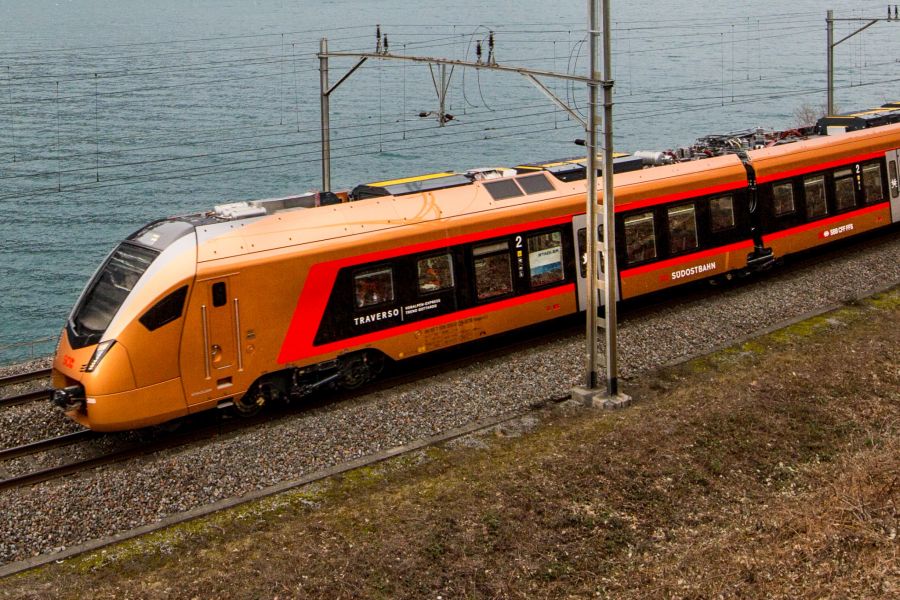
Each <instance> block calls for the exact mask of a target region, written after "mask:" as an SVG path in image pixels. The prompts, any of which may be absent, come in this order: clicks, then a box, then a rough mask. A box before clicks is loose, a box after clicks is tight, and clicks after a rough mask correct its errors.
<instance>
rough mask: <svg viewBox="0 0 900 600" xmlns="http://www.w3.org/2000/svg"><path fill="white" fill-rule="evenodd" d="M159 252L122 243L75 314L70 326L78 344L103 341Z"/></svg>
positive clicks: (98, 275)
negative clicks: (106, 332)
mask: <svg viewBox="0 0 900 600" xmlns="http://www.w3.org/2000/svg"><path fill="white" fill-rule="evenodd" d="M158 254H159V252H158V251H156V250H151V249H150V248H145V247H143V246H138V245H136V244H132V243H129V242H123V243H122V244H120V245H119V247H118V248H116V249H115V250H114V251H113V253H112V254H110V256H109V258H108V259H107V261H106V263H105V264H104V265H103V267H102V268H101V269H100V270H99V271H98V272H97V274H96V275H95V276H94V279H93V280H92V281H91V283H90V285H89V286H88V288H87V291H85V293H84V296H83V297H82V300H81V302H80V303H79V305H78V308H77V309H76V310H75V313H74V314H73V315H72V320H71V321H70V328H71V330H72V333H73V334H74V337H75V338H77V341H78V342H80V344H78V346H79V347H83V346H86V345H88V344H91V343H95V342H98V341H100V336H102V335H103V332H104V331H106V328H107V327H108V326H109V323H110V321H112V318H113V317H114V316H115V314H116V312H118V310H119V307H120V306H122V303H123V302H124V301H125V298H126V297H128V294H129V293H131V290H132V289H134V286H135V284H136V283H137V282H138V280H139V279H140V278H141V275H143V274H144V272H145V271H146V270H147V267H149V266H150V263H151V262H153V259H154V258H156V256H157V255H158ZM73 341H75V340H73Z"/></svg>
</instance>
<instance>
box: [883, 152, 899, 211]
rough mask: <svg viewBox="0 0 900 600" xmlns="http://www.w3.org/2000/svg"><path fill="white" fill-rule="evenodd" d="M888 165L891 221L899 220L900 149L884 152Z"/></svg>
mask: <svg viewBox="0 0 900 600" xmlns="http://www.w3.org/2000/svg"><path fill="white" fill-rule="evenodd" d="M885 158H886V159H887V166H888V190H889V194H890V197H891V221H893V222H894V223H896V222H898V221H900V175H898V172H900V150H888V151H887V152H886V153H885Z"/></svg>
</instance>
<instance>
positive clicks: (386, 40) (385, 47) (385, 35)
mask: <svg viewBox="0 0 900 600" xmlns="http://www.w3.org/2000/svg"><path fill="white" fill-rule="evenodd" d="M387 51H388V39H387V34H384V53H385V54H387Z"/></svg>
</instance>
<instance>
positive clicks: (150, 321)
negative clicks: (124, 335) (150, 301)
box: [138, 284, 224, 331]
mask: <svg viewBox="0 0 900 600" xmlns="http://www.w3.org/2000/svg"><path fill="white" fill-rule="evenodd" d="M223 285H224V284H223ZM187 290H188V288H187V286H186V285H185V286H182V287H180V288H178V289H177V290H175V291H174V292H172V293H171V294H169V295H168V296H166V297H165V298H163V299H162V300H160V301H159V302H157V303H156V304H154V305H153V307H152V308H151V309H150V310H148V311H147V312H145V313H144V314H143V316H142V317H141V318H140V319H138V320H139V321H140V322H141V325H143V326H144V327H146V328H147V330H148V331H154V330H156V329H159V328H160V327H162V326H163V325H165V324H166V323H171V322H172V321H174V320H176V319H178V318H179V317H180V316H181V311H182V309H183V308H184V301H185V299H186V298H187Z"/></svg>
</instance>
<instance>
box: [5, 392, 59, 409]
mask: <svg viewBox="0 0 900 600" xmlns="http://www.w3.org/2000/svg"><path fill="white" fill-rule="evenodd" d="M49 395H50V388H43V389H40V390H35V391H33V392H25V393H24V394H17V395H15V396H7V397H5V398H0V408H3V407H6V406H16V405H19V404H28V403H29V402H35V401H36V400H46V399H47V398H48V396H49Z"/></svg>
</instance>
